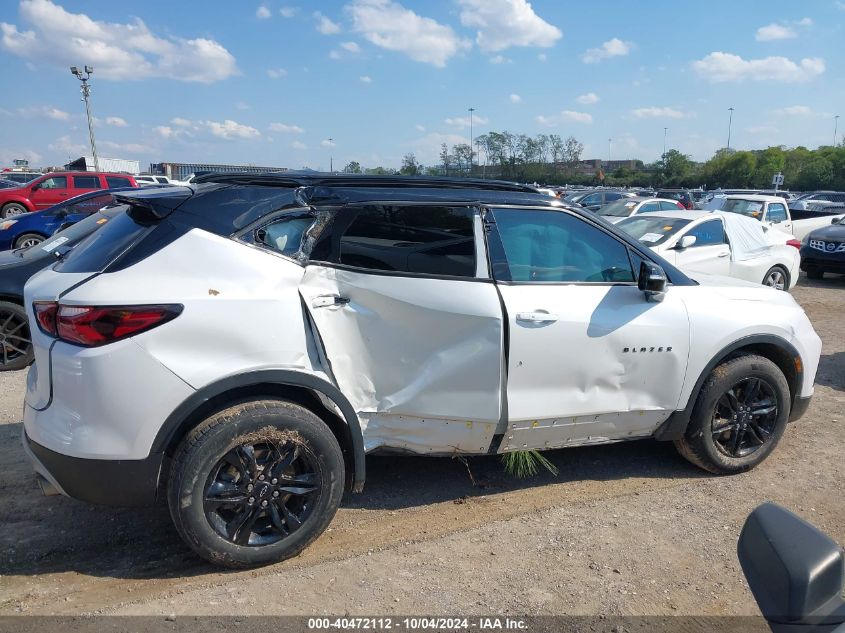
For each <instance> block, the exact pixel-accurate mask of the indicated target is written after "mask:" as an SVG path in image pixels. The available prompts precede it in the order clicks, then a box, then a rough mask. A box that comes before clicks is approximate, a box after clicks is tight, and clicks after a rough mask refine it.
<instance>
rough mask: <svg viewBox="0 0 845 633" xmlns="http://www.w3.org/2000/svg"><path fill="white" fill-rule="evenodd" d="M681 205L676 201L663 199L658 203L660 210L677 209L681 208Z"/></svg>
mask: <svg viewBox="0 0 845 633" xmlns="http://www.w3.org/2000/svg"><path fill="white" fill-rule="evenodd" d="M682 208H683V205H682V204H680V203H678V202H669V201H663V202H661V203H660V210H661V211H677V210H678V209H682Z"/></svg>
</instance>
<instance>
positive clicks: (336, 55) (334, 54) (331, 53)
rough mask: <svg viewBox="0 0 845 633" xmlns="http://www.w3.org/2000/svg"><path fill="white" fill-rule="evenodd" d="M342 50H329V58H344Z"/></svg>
mask: <svg viewBox="0 0 845 633" xmlns="http://www.w3.org/2000/svg"><path fill="white" fill-rule="evenodd" d="M342 57H343V56H342V55H341V54H340V51H329V59H342Z"/></svg>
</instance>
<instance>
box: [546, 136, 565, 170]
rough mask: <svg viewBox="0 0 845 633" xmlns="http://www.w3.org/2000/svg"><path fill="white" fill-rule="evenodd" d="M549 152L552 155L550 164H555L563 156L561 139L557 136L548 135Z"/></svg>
mask: <svg viewBox="0 0 845 633" xmlns="http://www.w3.org/2000/svg"><path fill="white" fill-rule="evenodd" d="M549 152H551V155H552V163H554V164H557V162H558V161H559V160H560V159H561V156H562V155H563V139H561V138H560V135H559V134H549Z"/></svg>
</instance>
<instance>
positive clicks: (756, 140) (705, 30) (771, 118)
mask: <svg viewBox="0 0 845 633" xmlns="http://www.w3.org/2000/svg"><path fill="white" fill-rule="evenodd" d="M843 27H845V0H804V1H803V2H795V1H794V0H754V1H751V0H746V1H737V0H708V2H692V1H689V0H686V1H678V0H648V1H647V2H646V1H645V0H641V1H640V2H631V1H630V0H604V1H602V2H585V1H584V0H579V1H577V2H574V1H570V0H536V1H535V2H531V3H529V2H527V1H526V0H339V1H334V0H333V1H325V2H317V1H316V0H267V1H265V2H255V1H252V2H251V1H249V0H238V1H237V2H235V1H232V0H228V1H223V0H206V1H204V2H199V1H193V0H182V1H180V2H173V0H166V1H164V0H144V1H142V2H133V3H127V2H111V1H106V0H3V2H2V3H0V64H2V67H3V68H4V69H5V72H4V79H5V90H4V91H3V94H2V97H0V129H2V131H3V132H2V135H0V165H7V164H10V163H11V161H12V160H13V159H15V158H27V159H29V160H30V161H31V163H32V164H34V165H45V166H46V165H61V164H64V163H65V162H67V160H68V159H71V158H77V157H79V156H82V155H85V154H90V152H89V150H88V145H87V143H88V130H87V126H86V120H85V110H84V105H83V103H82V102H81V100H80V93H79V82H78V81H77V79H75V78H74V77H73V76H72V75H71V73H70V71H69V67H70V66H71V65H76V66H80V67H81V66H83V65H85V64H89V65H92V66H93V67H94V74H93V75H92V77H91V93H92V94H91V97H92V102H91V103H92V108H93V114H94V117H95V133H96V139H97V148H98V152H99V154H100V155H101V156H103V157H109V158H127V159H139V160H140V161H141V165H142V168H146V167H147V166H148V164H149V163H151V162H162V161H168V162H203V163H232V164H254V165H260V166H278V167H289V168H293V169H298V168H301V167H310V168H313V169H328V168H329V165H330V161H331V163H332V165H333V167H334V168H335V169H340V168H342V167H343V166H344V165H345V164H346V163H347V162H349V161H352V160H356V161H358V162H359V163H361V164H362V165H363V166H365V167H374V166H378V165H383V166H387V167H398V166H399V165H400V163H401V160H402V157H403V156H404V155H405V154H407V153H408V152H413V153H415V154H416V156H417V158H418V159H419V160H420V162H422V163H423V164H425V165H432V164H436V163H437V162H438V158H437V157H438V153H439V148H440V144H441V143H443V142H446V143H448V144H449V145H453V144H455V143H465V142H469V140H470V128H469V118H470V113H469V111H468V110H469V108H471V107H472V108H475V111H474V113H473V116H472V118H473V129H472V132H473V134H474V135H476V136H477V135H478V134H482V133H484V132H488V131H491V130H492V131H501V130H508V131H510V132H513V133H524V134H529V135H534V134H540V133H543V134H559V135H561V136H563V137H567V136H570V135H572V136H574V137H576V138H577V139H578V140H579V141H581V142H582V143H584V146H585V149H584V153H583V158H602V159H608V158H612V159H629V158H638V159H641V160H644V161H646V162H650V161H654V160H656V159H658V158H659V156H660V155H661V153H662V152H663V143H664V128H668V129H667V130H665V138H666V146H667V149H677V150H679V151H681V152H683V153H685V154H688V155H690V156H691V157H692V158H693V159H695V160H705V159H707V158H709V157H710V156H711V155H712V154H713V152H714V151H716V150H717V149H719V148H721V147H724V146H725V145H726V143H727V135H728V123H729V112H728V108H729V107H733V108H734V112H733V121H732V125H731V147H732V148H735V149H758V148H764V147H767V146H769V145H786V146H789V147H794V146H797V145H804V146H806V147H810V148H815V147H817V146H819V145H829V144H830V143H831V142H832V141H833V136H834V126H835V121H834V116H835V115H837V114H839V113H840V111H841V114H843V115H845V29H843ZM840 123H841V125H839V136H838V138H837V141H841V139H842V135H843V133H845V117H843V119H841V120H840ZM330 139H331V140H330Z"/></svg>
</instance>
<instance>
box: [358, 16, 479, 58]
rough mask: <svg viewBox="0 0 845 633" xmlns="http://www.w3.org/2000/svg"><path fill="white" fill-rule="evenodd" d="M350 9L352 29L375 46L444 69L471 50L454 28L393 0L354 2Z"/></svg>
mask: <svg viewBox="0 0 845 633" xmlns="http://www.w3.org/2000/svg"><path fill="white" fill-rule="evenodd" d="M346 10H347V11H348V12H349V15H350V16H351V18H352V28H353V30H354V31H355V32H356V33H360V34H361V35H363V37H364V39H366V40H367V41H368V42H370V43H371V44H374V45H376V46H378V47H379V48H384V49H386V50H389V51H396V52H399V53H404V54H405V55H407V56H408V57H410V58H411V59H413V60H414V61H418V62H423V63H425V64H432V65H433V66H437V67H438V68H442V67H443V66H445V65H446V62H447V61H449V58H450V57H452V56H454V55H456V54H457V53H459V52H460V51H462V50H465V49H467V48H469V47H470V43H469V42H467V41H466V40H464V39H461V38H460V37H458V36H457V35H456V34H455V32H454V31H453V30H452V28H451V27H449V26H446V25H444V24H440V23H439V22H437V21H435V20H432V19H431V18H426V17H422V16H420V15H417V14H416V13H414V12H413V11H411V10H410V9H406V8H405V7H403V6H402V5H401V4H399V3H398V2H393V1H392V0H352V2H351V3H350V4H349V5H348V6H347V8H346Z"/></svg>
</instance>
